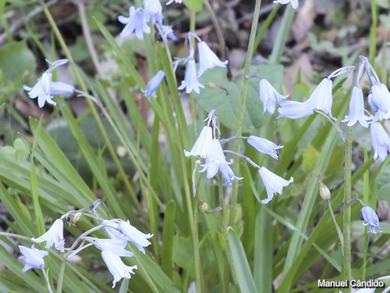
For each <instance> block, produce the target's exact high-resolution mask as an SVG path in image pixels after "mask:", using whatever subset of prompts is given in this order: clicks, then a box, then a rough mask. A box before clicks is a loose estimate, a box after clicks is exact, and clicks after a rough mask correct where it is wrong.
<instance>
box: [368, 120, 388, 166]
mask: <svg viewBox="0 0 390 293" xmlns="http://www.w3.org/2000/svg"><path fill="white" fill-rule="evenodd" d="M371 144H372V148H373V149H374V159H377V158H379V160H380V161H381V162H383V161H384V160H385V159H386V158H387V156H388V154H389V152H390V137H389V135H388V134H387V132H386V130H385V129H384V128H383V126H382V124H380V123H379V122H373V123H371Z"/></svg>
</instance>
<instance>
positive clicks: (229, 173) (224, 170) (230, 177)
mask: <svg viewBox="0 0 390 293" xmlns="http://www.w3.org/2000/svg"><path fill="white" fill-rule="evenodd" d="M218 169H219V171H220V172H221V176H222V178H223V179H224V181H225V185H232V183H233V181H234V180H241V179H242V177H238V176H235V175H234V173H233V170H232V168H230V164H229V163H228V162H223V163H221V164H219V165H218Z"/></svg>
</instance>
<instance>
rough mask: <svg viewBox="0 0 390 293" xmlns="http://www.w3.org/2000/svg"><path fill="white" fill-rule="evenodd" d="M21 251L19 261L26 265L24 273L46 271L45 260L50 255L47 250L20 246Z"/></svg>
mask: <svg viewBox="0 0 390 293" xmlns="http://www.w3.org/2000/svg"><path fill="white" fill-rule="evenodd" d="M19 249H20V252H21V253H22V255H21V256H19V258H18V259H19V260H20V261H21V262H22V263H23V264H24V267H23V272H27V271H28V270H30V269H41V270H43V269H44V267H45V260H44V259H43V258H44V257H45V256H47V255H48V254H49V253H48V252H47V251H46V250H39V249H36V248H34V246H33V247H31V248H29V247H26V246H22V245H19Z"/></svg>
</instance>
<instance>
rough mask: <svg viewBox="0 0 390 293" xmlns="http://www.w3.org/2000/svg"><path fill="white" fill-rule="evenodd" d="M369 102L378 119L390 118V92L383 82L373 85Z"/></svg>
mask: <svg viewBox="0 0 390 293" xmlns="http://www.w3.org/2000/svg"><path fill="white" fill-rule="evenodd" d="M368 102H369V104H370V106H371V108H372V109H373V111H374V112H375V119H376V120H382V119H389V118H390V92H389V90H388V89H387V87H386V86H385V85H384V84H383V83H377V84H374V85H373V86H372V87H371V90H370V95H369V97H368Z"/></svg>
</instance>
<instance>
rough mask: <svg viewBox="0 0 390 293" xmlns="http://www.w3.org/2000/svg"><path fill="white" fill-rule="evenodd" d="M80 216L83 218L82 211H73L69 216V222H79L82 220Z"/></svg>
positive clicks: (72, 223)
mask: <svg viewBox="0 0 390 293" xmlns="http://www.w3.org/2000/svg"><path fill="white" fill-rule="evenodd" d="M80 218H81V213H80V212H77V213H72V214H70V216H69V223H70V224H71V225H76V224H77V222H78V221H79V220H80Z"/></svg>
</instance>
